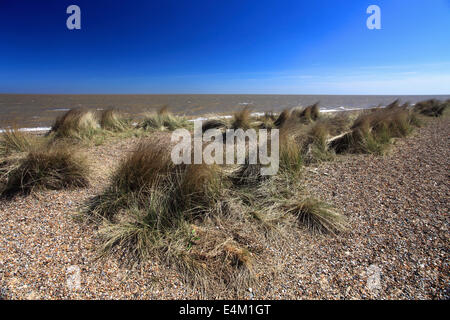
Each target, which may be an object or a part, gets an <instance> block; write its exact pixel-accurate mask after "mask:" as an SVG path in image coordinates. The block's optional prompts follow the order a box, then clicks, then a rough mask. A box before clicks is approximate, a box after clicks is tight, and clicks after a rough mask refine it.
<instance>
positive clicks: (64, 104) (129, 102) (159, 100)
mask: <svg viewBox="0 0 450 320" xmlns="http://www.w3.org/2000/svg"><path fill="white" fill-rule="evenodd" d="M431 98H436V99H440V100H446V99H450V94H449V95H445V96H444V95H442V96H420V95H417V96H412V95H410V96H374V95H367V96H364V95H357V96H354V95H242V94H239V95H233V94H230V95H220V94H217V95H216V94H205V95H186V94H170V95H17V94H0V128H7V127H9V126H13V125H14V126H17V127H19V128H34V129H31V130H36V128H46V127H49V126H50V125H51V124H52V123H53V121H54V120H55V119H56V117H57V116H59V115H61V114H63V113H64V112H66V111H67V110H70V109H71V108H76V107H85V108H90V109H93V110H103V109H106V108H109V107H114V108H118V109H120V110H122V111H124V112H125V113H127V114H129V115H130V116H135V117H139V115H142V113H144V112H146V111H153V110H157V109H159V108H161V107H162V106H164V105H167V106H168V107H169V109H170V110H171V111H172V112H174V113H177V114H184V115H188V116H193V117H200V116H206V115H208V114H229V113H232V112H233V111H235V110H239V109H242V108H244V107H246V106H247V107H249V108H251V110H252V111H253V112H264V111H273V112H279V111H281V110H283V109H286V108H292V107H296V106H307V105H310V104H313V103H315V102H319V103H320V108H321V110H322V111H324V112H327V111H340V110H349V109H361V108H370V107H374V106H377V105H387V104H389V103H390V102H392V101H394V100H395V99H400V101H401V102H410V103H416V102H418V101H422V100H426V99H431Z"/></svg>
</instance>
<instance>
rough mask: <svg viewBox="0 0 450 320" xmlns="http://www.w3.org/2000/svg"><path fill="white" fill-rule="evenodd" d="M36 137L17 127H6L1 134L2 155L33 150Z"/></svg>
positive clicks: (0, 151) (0, 147)
mask: <svg viewBox="0 0 450 320" xmlns="http://www.w3.org/2000/svg"><path fill="white" fill-rule="evenodd" d="M35 140H36V139H33V137H32V136H31V135H30V134H27V133H25V132H22V131H19V129H17V128H10V129H5V130H4V131H3V132H2V133H1V134H0V156H7V155H10V154H12V153H14V152H27V151H29V150H31V148H32V145H33V143H36V141H35Z"/></svg>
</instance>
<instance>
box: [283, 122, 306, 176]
mask: <svg viewBox="0 0 450 320" xmlns="http://www.w3.org/2000/svg"><path fill="white" fill-rule="evenodd" d="M279 141H280V143H279V146H280V150H279V154H280V170H282V171H284V172H291V173H298V172H299V171H300V170H301V168H302V167H303V157H302V150H301V147H300V145H299V144H298V142H297V141H296V139H295V136H294V135H293V134H292V133H291V132H290V130H289V129H288V128H285V129H282V130H280V140H279Z"/></svg>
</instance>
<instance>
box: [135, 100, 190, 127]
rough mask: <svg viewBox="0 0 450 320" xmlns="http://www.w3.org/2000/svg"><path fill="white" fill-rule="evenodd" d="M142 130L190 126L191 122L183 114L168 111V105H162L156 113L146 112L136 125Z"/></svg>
mask: <svg viewBox="0 0 450 320" xmlns="http://www.w3.org/2000/svg"><path fill="white" fill-rule="evenodd" d="M138 127H139V128H143V129H144V130H161V131H163V130H169V131H173V130H176V129H179V128H191V127H192V123H191V122H190V121H189V120H188V119H187V118H186V117H184V116H176V115H174V114H172V113H170V112H169V111H168V107H167V106H164V107H162V108H161V109H160V110H159V111H158V112H156V113H150V114H147V115H146V117H145V119H144V120H142V121H141V123H140V124H139V126H138Z"/></svg>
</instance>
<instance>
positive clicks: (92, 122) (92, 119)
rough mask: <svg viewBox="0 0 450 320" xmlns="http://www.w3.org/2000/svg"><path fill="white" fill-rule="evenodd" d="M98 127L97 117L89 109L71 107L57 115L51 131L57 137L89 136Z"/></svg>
mask: <svg viewBox="0 0 450 320" xmlns="http://www.w3.org/2000/svg"><path fill="white" fill-rule="evenodd" d="M99 128H100V125H99V123H98V121H97V118H96V116H95V114H94V112H92V111H91V110H87V109H81V108H80V109H71V110H69V111H67V112H66V113H65V114H64V115H62V116H61V117H58V118H57V119H56V121H55V123H54V124H53V126H52V129H51V131H50V132H51V133H54V134H55V136H56V137H59V138H76V139H83V138H91V137H92V136H93V135H94V134H95V133H96V132H97V131H98V130H99Z"/></svg>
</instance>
